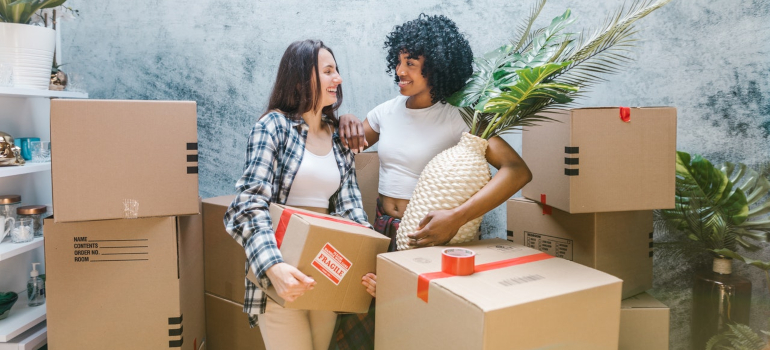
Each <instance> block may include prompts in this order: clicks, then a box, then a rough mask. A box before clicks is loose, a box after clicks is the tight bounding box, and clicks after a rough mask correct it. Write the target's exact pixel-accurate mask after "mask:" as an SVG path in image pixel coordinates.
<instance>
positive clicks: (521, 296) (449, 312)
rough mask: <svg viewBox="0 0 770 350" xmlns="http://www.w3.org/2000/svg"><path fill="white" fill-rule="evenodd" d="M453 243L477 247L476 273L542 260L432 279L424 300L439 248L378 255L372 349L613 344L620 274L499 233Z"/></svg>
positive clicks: (595, 348)
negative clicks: (551, 253) (425, 281)
mask: <svg viewBox="0 0 770 350" xmlns="http://www.w3.org/2000/svg"><path fill="white" fill-rule="evenodd" d="M455 247H463V248H468V249H472V250H473V251H475V252H476V258H475V259H476V269H477V271H479V269H480V268H481V267H482V266H485V265H484V264H488V263H493V262H497V263H503V264H505V263H508V262H510V260H509V259H515V258H521V257H529V258H525V259H532V258H535V257H537V258H540V259H544V260H539V261H534V262H529V263H523V264H519V265H513V266H503V267H499V268H492V269H490V270H487V271H483V272H476V273H474V274H472V275H470V276H449V277H446V278H437V279H433V280H430V282H429V283H428V284H427V286H428V287H427V288H423V289H422V290H423V291H427V300H428V301H427V302H425V301H423V299H421V298H420V297H418V295H417V294H418V286H419V285H420V284H418V279H419V278H421V277H420V276H421V275H422V276H423V277H427V278H430V276H432V275H423V274H429V273H433V272H438V271H441V251H442V249H443V248H445V247H429V248H421V249H412V250H406V251H400V252H393V253H386V254H381V255H379V256H378V257H377V282H378V283H377V314H376V322H375V324H376V330H375V332H376V334H377V337H376V338H375V348H376V349H383V350H388V349H405V350H408V349H421V350H428V349H436V350H439V349H442V350H443V349H464V350H470V349H501V350H502V349H505V350H512V349H551V348H554V349H556V348H558V349H572V350H574V349H580V350H583V349H584V350H588V349H591V350H600V349H613V350H614V349H617V347H618V330H619V323H620V290H621V281H620V280H619V279H617V278H615V277H613V276H610V275H608V274H605V273H603V272H600V271H597V270H594V269H591V268H588V267H586V266H583V265H580V264H576V263H573V262H570V261H567V260H564V259H559V258H553V257H550V256H548V255H547V254H545V253H541V252H539V251H537V250H534V249H530V248H527V247H524V246H521V245H518V244H514V243H512V242H508V241H505V240H502V239H491V240H482V241H476V242H472V243H469V244H464V245H459V246H453V248H455ZM513 261H516V260H513ZM487 266H488V265H487ZM433 277H435V276H433ZM425 285H426V284H422V286H425ZM423 295H424V294H423Z"/></svg>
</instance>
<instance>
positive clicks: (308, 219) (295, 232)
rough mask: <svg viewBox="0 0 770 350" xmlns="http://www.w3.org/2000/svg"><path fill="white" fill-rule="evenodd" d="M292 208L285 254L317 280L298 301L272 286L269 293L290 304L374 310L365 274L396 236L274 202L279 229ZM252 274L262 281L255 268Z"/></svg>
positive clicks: (273, 212) (272, 209) (293, 306)
mask: <svg viewBox="0 0 770 350" xmlns="http://www.w3.org/2000/svg"><path fill="white" fill-rule="evenodd" d="M287 209H288V210H291V212H293V214H290V215H286V216H285V218H286V219H287V221H288V224H287V226H286V235H285V236H284V237H283V243H282V245H281V246H280V249H281V255H282V256H283V260H284V262H286V263H288V264H290V265H292V266H295V267H297V269H299V270H300V271H302V273H304V274H306V275H308V276H310V277H311V278H313V279H314V280H315V281H316V286H315V288H313V290H310V291H307V292H305V294H304V295H303V296H302V297H300V298H297V300H295V301H293V302H287V301H285V300H283V299H281V297H279V296H278V293H276V291H275V289H274V288H273V287H272V286H271V287H270V288H268V290H267V291H266V293H267V295H268V296H269V297H270V298H271V299H273V300H274V301H275V302H276V303H278V304H279V305H281V306H283V307H285V308H290V309H302V310H329V311H337V312H352V313H365V312H368V310H369V304H370V303H371V301H372V296H371V295H369V293H367V292H366V289H365V288H364V287H363V286H362V285H361V277H362V276H363V275H365V274H366V273H369V272H374V271H375V263H376V257H377V254H380V253H385V252H387V251H388V245H389V244H390V238H387V237H385V236H383V235H381V234H379V233H377V232H376V231H374V230H370V229H368V228H365V227H362V226H359V225H351V223H353V222H352V221H349V220H345V219H342V218H339V217H335V216H330V215H324V214H318V213H312V212H309V211H306V210H302V209H297V208H292V207H287V206H283V205H278V204H271V205H270V217H272V218H273V229H276V227H277V226H278V225H279V222H280V219H281V216H282V215H284V211H286V210H287ZM287 214H288V212H287ZM343 221H344V222H343ZM247 276H248V278H249V279H250V280H251V281H252V282H256V276H255V275H254V272H253V271H249V274H248V275H247Z"/></svg>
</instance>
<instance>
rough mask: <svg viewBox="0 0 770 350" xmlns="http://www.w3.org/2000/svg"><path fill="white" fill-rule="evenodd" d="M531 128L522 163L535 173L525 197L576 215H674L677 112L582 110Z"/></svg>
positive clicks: (555, 115) (525, 138) (561, 114)
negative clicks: (626, 113) (625, 119)
mask: <svg viewBox="0 0 770 350" xmlns="http://www.w3.org/2000/svg"><path fill="white" fill-rule="evenodd" d="M547 116H548V117H551V118H554V119H555V120H556V122H549V123H543V124H542V125H540V126H537V127H533V128H529V129H527V130H526V131H524V133H523V136H522V157H523V158H524V160H525V161H526V162H527V166H529V169H530V170H531V171H532V181H531V182H530V183H528V184H527V185H526V186H524V188H523V189H522V194H523V195H524V197H527V198H530V199H533V200H536V201H540V202H543V198H542V197H543V196H544V197H545V198H544V199H545V203H546V204H548V205H550V206H552V207H555V208H559V209H561V210H564V211H566V212H568V213H573V214H574V213H595V212H609V211H629V210H652V209H667V208H673V207H674V185H675V169H674V167H675V165H676V109H674V108H671V107H650V108H631V109H630V116H631V119H630V121H629V122H623V121H622V120H621V119H620V109H619V108H579V109H572V110H567V111H561V112H558V113H549V114H547Z"/></svg>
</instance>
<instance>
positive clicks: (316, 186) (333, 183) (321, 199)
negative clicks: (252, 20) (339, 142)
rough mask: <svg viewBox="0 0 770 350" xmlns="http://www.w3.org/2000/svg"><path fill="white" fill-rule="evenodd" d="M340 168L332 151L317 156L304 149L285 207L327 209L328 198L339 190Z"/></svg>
mask: <svg viewBox="0 0 770 350" xmlns="http://www.w3.org/2000/svg"><path fill="white" fill-rule="evenodd" d="M341 179H342V176H341V175H340V168H339V167H338V166H337V160H336V159H335V158H334V149H330V150H329V154H327V155H325V156H319V155H316V154H314V153H313V152H310V151H308V150H307V149H305V153H304V154H303V155H302V162H301V163H300V164H299V169H297V174H296V175H294V181H292V183H291V190H290V191H289V197H288V198H286V205H290V206H293V207H315V208H328V207H329V198H331V197H332V196H333V195H334V193H335V192H337V190H338V189H339V188H340V181H341Z"/></svg>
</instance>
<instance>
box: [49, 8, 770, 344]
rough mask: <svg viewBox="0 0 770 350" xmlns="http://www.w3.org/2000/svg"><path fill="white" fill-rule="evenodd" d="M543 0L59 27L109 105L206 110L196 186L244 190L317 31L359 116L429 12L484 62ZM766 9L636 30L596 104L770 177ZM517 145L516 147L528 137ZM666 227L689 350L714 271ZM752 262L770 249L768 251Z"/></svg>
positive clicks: (759, 300)
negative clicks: (292, 67)
mask: <svg viewBox="0 0 770 350" xmlns="http://www.w3.org/2000/svg"><path fill="white" fill-rule="evenodd" d="M533 3H534V1H499V0H464V1H459V0H451V1H449V0H447V1H439V0H420V1H396V0H382V1H363V0H348V1H341V0H314V1H299V0H285V1H264V0H251V1H245V0H234V1H223V0H199V1H181V0H166V1H157V0H136V1H116V0H105V1H84V0H70V1H69V2H68V4H69V5H70V6H72V7H74V8H76V9H78V10H80V17H79V18H78V19H77V20H76V21H74V22H71V23H65V24H64V26H63V34H64V38H63V49H64V51H63V58H64V59H63V62H64V63H67V66H65V68H66V69H65V70H66V71H68V72H70V74H71V80H72V82H73V84H74V85H75V86H74V87H76V88H81V89H85V90H87V91H88V92H89V93H90V95H91V97H92V98H97V99H152V100H155V99H168V100H195V101H197V102H198V118H199V119H198V132H199V141H200V157H201V163H200V180H201V182H200V185H201V187H200V193H201V196H203V197H210V196H215V195H223V194H228V193H232V192H233V190H234V188H233V184H234V183H235V181H236V180H237V178H238V177H239V176H240V174H241V170H242V166H243V160H244V159H243V157H244V156H243V155H244V150H245V144H246V137H247V134H248V132H249V130H250V128H251V126H252V125H253V124H254V122H255V121H256V119H257V118H258V117H259V115H260V114H261V112H263V110H264V108H265V104H266V101H267V97H268V94H269V91H270V88H271V85H272V80H273V79H274V76H275V70H276V67H277V64H278V61H279V59H280V56H281V55H282V53H283V50H284V49H285V48H286V46H287V45H288V44H289V43H290V42H292V41H294V40H299V39H305V38H318V39H322V40H324V41H325V43H326V44H327V45H329V46H330V47H331V48H333V50H334V51H335V54H336V57H337V61H338V64H339V66H340V71H341V73H342V76H343V79H344V84H343V86H344V91H345V100H344V101H345V102H344V104H343V106H342V109H341V112H343V113H354V114H356V115H357V116H359V117H361V118H363V116H365V115H366V113H367V111H368V110H369V109H371V108H373V107H374V106H376V105H377V104H379V103H380V102H382V101H385V100H387V99H389V98H391V97H393V96H395V94H397V90H396V88H395V86H394V84H393V82H392V78H391V77H390V76H388V75H387V74H386V73H385V62H384V56H385V52H384V50H383V49H382V43H383V40H384V38H385V35H386V34H387V33H388V32H389V31H390V30H391V29H392V27H393V26H394V25H397V24H401V23H402V22H404V21H407V20H410V19H413V18H415V17H416V16H417V15H418V14H419V13H421V12H425V13H428V14H444V15H447V16H449V17H450V18H452V19H454V20H455V21H456V22H457V24H458V26H459V27H460V28H461V30H462V31H463V32H465V33H466V34H467V37H468V39H469V41H470V43H471V45H472V47H473V49H474V52H475V53H476V54H481V53H483V52H485V51H488V50H490V49H493V48H495V47H497V46H499V45H501V44H502V43H504V42H505V41H506V40H507V39H509V38H510V37H511V36H512V35H513V33H514V30H515V28H516V26H517V25H518V24H519V22H520V21H521V20H522V18H523V17H524V16H525V15H526V14H527V13H528V11H529V8H530V7H531V6H532V5H533ZM620 4H621V2H619V1H613V0H552V1H550V2H549V3H548V5H547V6H546V9H545V10H544V11H543V13H542V15H541V17H540V18H541V21H540V24H541V25H545V24H546V23H547V22H548V21H549V20H550V18H553V17H554V16H556V15H559V14H561V13H562V12H563V11H564V10H565V9H566V8H571V9H572V11H573V13H574V15H575V16H576V17H577V18H578V19H577V21H576V23H575V24H573V28H575V29H580V28H596V27H597V26H599V25H600V24H601V22H602V21H603V19H604V17H605V15H606V14H607V13H609V12H610V11H612V10H614V9H615V8H617V7H618V6H620ZM768 23H770V5H768V3H767V2H766V1H764V0H753V1H740V2H738V1H734V0H674V2H673V3H672V4H670V5H668V6H667V7H665V8H663V9H661V10H659V11H658V12H657V13H653V14H652V15H651V16H650V17H649V18H646V19H644V20H643V21H642V22H640V26H639V29H640V30H639V33H638V35H637V37H638V38H639V39H640V41H639V43H638V47H637V48H636V49H635V50H634V53H633V54H632V55H633V56H634V57H635V58H636V59H637V61H636V62H635V63H633V64H631V65H629V66H628V68H627V69H626V70H625V72H624V73H623V74H619V75H616V76H613V77H611V79H610V81H609V82H608V83H606V84H603V85H600V86H598V87H596V88H594V89H593V92H592V93H591V95H590V97H589V98H588V99H587V100H585V101H584V105H586V106H616V105H625V106H644V105H647V106H650V105H670V106H675V107H677V108H678V112H679V119H678V120H679V127H678V136H679V138H678V148H679V149H681V150H684V151H688V152H695V153H701V154H704V155H705V156H707V157H709V158H710V159H712V160H713V161H714V162H715V163H720V162H722V161H726V160H730V161H738V162H744V163H747V164H749V165H751V166H753V167H755V168H757V169H760V170H762V171H763V172H764V173H765V174H767V173H768V169H769V168H770V167H769V166H768V160H770V139H768V136H769V135H770V59H768V57H770V56H768V54H769V53H770V25H768ZM508 140H509V142H510V143H511V144H512V145H514V147H515V148H517V149H520V138H518V137H516V136H513V137H510V138H509V139H508ZM504 214H505V213H504V206H503V207H501V208H498V209H496V210H495V211H493V212H492V213H490V214H488V215H487V217H486V218H485V222H484V227H483V232H484V236H485V237H495V236H498V237H502V236H503V235H504V227H505V215H504ZM679 238H680V237H679V236H678V235H677V233H675V232H673V231H671V230H669V229H667V228H666V227H664V225H663V224H662V223H661V222H657V226H656V233H655V239H656V242H660V243H659V244H658V245H657V249H656V255H655V260H654V261H655V271H654V272H655V287H654V289H653V290H652V293H653V294H654V295H655V296H657V297H658V298H660V299H661V300H662V301H663V302H665V303H667V304H668V305H669V306H671V308H672V317H671V348H672V349H688V348H689V345H688V338H689V327H688V325H689V317H690V316H689V315H690V301H691V297H690V293H689V288H690V286H691V278H692V273H693V271H695V270H696V269H698V268H702V267H703V266H706V265H707V264H708V258H705V257H702V256H697V255H694V253H693V251H692V249H690V248H691V247H690V245H687V244H685V245H682V244H671V243H665V242H671V241H678V240H679ZM755 256H756V257H760V256H764V257H765V258H767V257H768V256H770V249H765V250H764V251H760V252H757V253H756V255H755ZM737 273H739V274H742V275H744V276H747V277H749V278H751V279H752V281H753V282H754V310H753V313H752V326H753V327H754V328H756V329H759V328H763V327H764V328H763V329H767V327H768V325H766V321H767V318H768V317H770V291H769V290H768V285H767V281H765V280H764V274H762V273H760V271H758V270H756V269H748V268H746V267H744V266H741V265H740V264H738V267H737Z"/></svg>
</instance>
